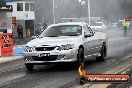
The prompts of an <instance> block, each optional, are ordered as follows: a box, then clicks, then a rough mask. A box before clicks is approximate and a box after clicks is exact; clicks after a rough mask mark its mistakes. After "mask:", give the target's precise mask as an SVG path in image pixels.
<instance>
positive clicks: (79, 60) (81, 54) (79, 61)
mask: <svg viewBox="0 0 132 88" xmlns="http://www.w3.org/2000/svg"><path fill="white" fill-rule="evenodd" d="M84 63H85V60H84V49H83V48H79V50H78V54H77V62H76V67H77V68H78V67H79V66H80V65H81V64H84Z"/></svg>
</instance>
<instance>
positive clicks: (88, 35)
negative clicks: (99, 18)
mask: <svg viewBox="0 0 132 88" xmlns="http://www.w3.org/2000/svg"><path fill="white" fill-rule="evenodd" d="M91 36H93V34H92V33H89V34H85V35H84V37H85V38H87V37H91Z"/></svg>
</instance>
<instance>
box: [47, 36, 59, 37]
mask: <svg viewBox="0 0 132 88" xmlns="http://www.w3.org/2000/svg"><path fill="white" fill-rule="evenodd" d="M46 37H58V36H46Z"/></svg>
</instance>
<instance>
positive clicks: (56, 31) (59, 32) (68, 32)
mask: <svg viewBox="0 0 132 88" xmlns="http://www.w3.org/2000/svg"><path fill="white" fill-rule="evenodd" d="M79 35H82V27H81V26H79V25H63V26H53V27H50V28H47V29H46V30H45V31H43V32H42V33H41V34H40V35H39V38H42V37H58V36H79Z"/></svg>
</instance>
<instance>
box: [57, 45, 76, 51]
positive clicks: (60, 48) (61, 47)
mask: <svg viewBox="0 0 132 88" xmlns="http://www.w3.org/2000/svg"><path fill="white" fill-rule="evenodd" d="M73 48H74V44H66V45H61V46H60V47H58V49H57V50H69V49H73Z"/></svg>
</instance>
